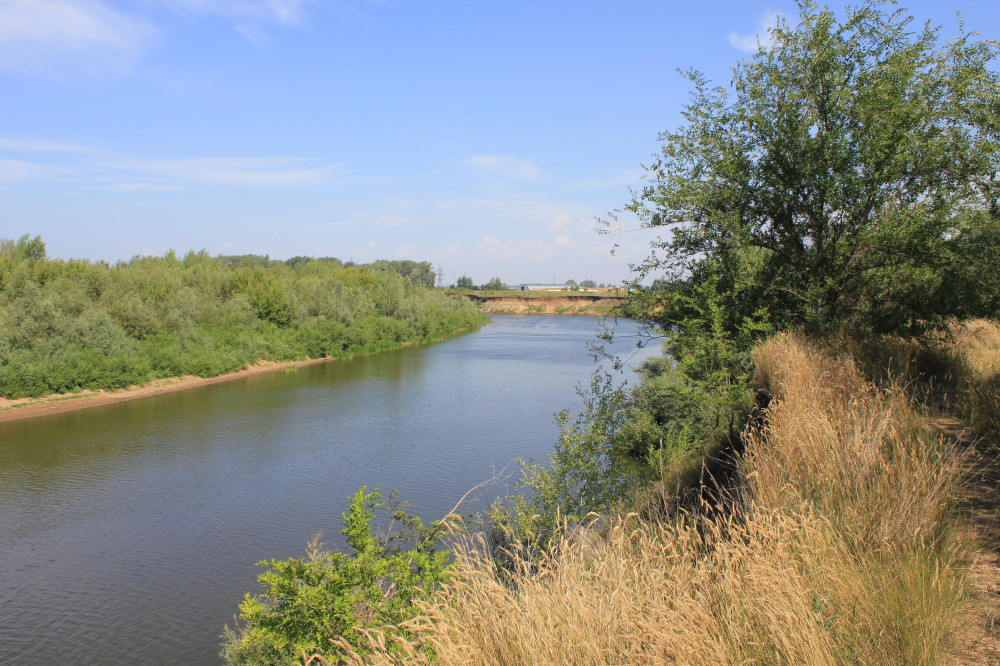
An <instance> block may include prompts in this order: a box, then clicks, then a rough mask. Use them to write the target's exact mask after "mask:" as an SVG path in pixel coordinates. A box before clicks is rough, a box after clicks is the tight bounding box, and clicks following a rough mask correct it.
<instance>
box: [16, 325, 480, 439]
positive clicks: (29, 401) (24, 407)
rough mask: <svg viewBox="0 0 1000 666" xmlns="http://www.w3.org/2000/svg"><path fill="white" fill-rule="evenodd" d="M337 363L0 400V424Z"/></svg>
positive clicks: (281, 364) (270, 365) (282, 364)
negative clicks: (271, 373) (255, 376)
mask: <svg viewBox="0 0 1000 666" xmlns="http://www.w3.org/2000/svg"><path fill="white" fill-rule="evenodd" d="M470 330H471V329H468V328H463V329H460V330H458V331H456V332H455V333H454V334H453V335H452V336H444V337H442V338H436V339H434V340H425V341H423V342H439V341H440V340H444V339H447V338H448V337H453V336H454V335H461V334H462V333H467V332H469V331H470ZM412 344H414V343H413V342H402V343H400V344H399V346H398V347H396V349H398V348H401V347H409V346H410V345H412ZM385 351H391V350H385ZM375 353H377V352H375ZM359 355H361V354H355V356H359ZM337 360H346V359H337V358H335V357H333V356H324V357H322V358H309V359H304V360H299V361H264V360H262V361H258V362H257V363H255V364H253V365H250V366H247V367H245V368H243V369H242V370H236V371H234V372H226V373H223V374H221V375H215V376H212V377H199V376H196V375H182V376H180V377H166V378H163V379H154V380H153V381H150V382H146V383H145V384H136V385H133V386H129V387H127V388H123V389H115V390H107V389H99V390H91V389H84V390H82V391H77V392H75V393H50V394H48V395H44V396H40V397H36V398H16V399H11V398H5V397H3V396H0V423H6V422H8V421H20V420H22V419H31V418H37V417H41V416H52V415H54V414H63V413H65V412H73V411H77V410H80V409H88V408H90V407H101V406H104V405H113V404H116V403H119V402H128V401H130V400H139V399H141V398H152V397H154V396H158V395H165V394H167V393H176V392H177V391H186V390H188V389H193V388H199V387H202V386H210V385H212V384H220V383H222V382H230V381H234V380H237V379H245V378H247V377H253V376H254V375H263V374H267V373H270V372H279V371H284V370H294V369H295V368H301V367H305V366H308V365H316V364H318V363H328V362H330V361H337Z"/></svg>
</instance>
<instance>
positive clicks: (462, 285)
mask: <svg viewBox="0 0 1000 666" xmlns="http://www.w3.org/2000/svg"><path fill="white" fill-rule="evenodd" d="M455 286H456V287H458V288H459V289H475V288H476V283H475V282H473V281H472V278H470V277H469V276H468V275H463V276H462V277H460V278H458V282H456V283H455Z"/></svg>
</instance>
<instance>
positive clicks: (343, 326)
mask: <svg viewBox="0 0 1000 666" xmlns="http://www.w3.org/2000/svg"><path fill="white" fill-rule="evenodd" d="M425 264H426V266H425ZM429 266H430V264H429V263H427V262H424V263H423V264H420V263H416V262H382V263H379V264H378V265H375V266H371V265H370V266H344V265H343V264H342V263H341V262H340V261H338V260H336V259H332V258H324V259H312V258H307V257H296V258H294V259H291V260H289V261H288V262H283V261H272V260H271V259H269V258H267V257H258V256H244V257H210V256H209V255H208V254H207V253H204V252H200V253H196V252H189V253H188V254H187V255H185V256H184V257H183V258H178V257H177V256H176V255H175V254H174V253H173V252H168V253H167V255H166V256H163V257H136V258H134V259H132V260H131V261H129V262H119V263H118V264H116V265H114V266H110V265H108V264H106V263H103V262H89V261H80V260H69V261H62V260H49V259H48V258H46V256H45V244H44V243H43V242H42V240H41V239H40V238H38V237H35V238H34V239H31V238H29V237H28V236H24V237H23V238H21V239H20V240H18V241H16V242H15V241H7V240H5V241H0V395H2V396H5V397H9V398H17V397H24V396H37V395H44V394H46V393H56V392H67V391H74V390H79V389H84V388H87V389H97V388H118V387H123V386H129V385H130V384H138V383H143V382H145V381H148V380H149V379H153V378H160V377H171V376H178V375H184V374H193V375H201V376H213V375H218V374H221V373H224V372H229V371H232V370H238V369H241V368H243V367H244V366H246V365H248V364H253V363H256V362H257V361H259V360H261V359H268V360H291V359H300V358H306V357H312V358H317V357H321V356H334V357H345V356H350V355H353V354H357V353H366V352H373V351H378V350H381V349H388V348H392V347H396V346H398V345H399V344H401V343H402V342H407V341H412V342H417V341H422V340H431V339H437V338H441V337H443V336H444V335H447V334H449V333H453V332H455V331H457V330H458V329H461V328H469V327H472V326H475V325H477V324H478V323H480V322H481V321H482V315H481V314H479V312H478V310H477V309H476V308H475V306H473V305H472V304H470V303H469V302H468V301H466V300H464V299H451V298H449V297H448V296H447V295H446V294H445V293H443V292H439V291H436V290H434V289H432V288H430V287H427V286H425V285H426V282H427V281H426V279H425V278H426V276H423V277H421V275H422V274H423V272H425V271H423V268H426V267H429Z"/></svg>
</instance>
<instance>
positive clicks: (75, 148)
mask: <svg viewBox="0 0 1000 666" xmlns="http://www.w3.org/2000/svg"><path fill="white" fill-rule="evenodd" d="M0 150H6V151H10V152H14V153H63V154H69V153H77V154H79V153H96V152H98V151H99V149H98V148H94V147H92V146H81V145H79V144H75V143H61V142H59V141H38V140H35V139H13V138H8V137H0Z"/></svg>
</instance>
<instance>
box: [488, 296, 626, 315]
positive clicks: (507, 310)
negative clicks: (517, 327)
mask: <svg viewBox="0 0 1000 666" xmlns="http://www.w3.org/2000/svg"><path fill="white" fill-rule="evenodd" d="M470 298H472V300H474V301H476V302H477V304H478V305H479V309H480V310H481V311H483V312H485V313H486V314H569V315H603V314H608V313H609V312H610V311H611V309H612V308H614V307H615V306H618V305H621V303H622V302H623V301H624V300H625V299H623V298H615V297H606V296H585V295H581V296H551V297H547V298H532V297H529V296H526V297H523V298H518V297H516V296H479V297H471V296H470Z"/></svg>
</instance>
